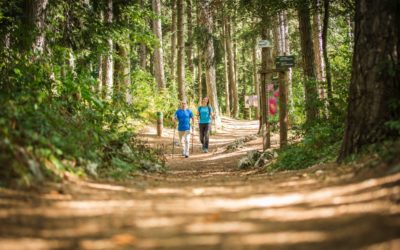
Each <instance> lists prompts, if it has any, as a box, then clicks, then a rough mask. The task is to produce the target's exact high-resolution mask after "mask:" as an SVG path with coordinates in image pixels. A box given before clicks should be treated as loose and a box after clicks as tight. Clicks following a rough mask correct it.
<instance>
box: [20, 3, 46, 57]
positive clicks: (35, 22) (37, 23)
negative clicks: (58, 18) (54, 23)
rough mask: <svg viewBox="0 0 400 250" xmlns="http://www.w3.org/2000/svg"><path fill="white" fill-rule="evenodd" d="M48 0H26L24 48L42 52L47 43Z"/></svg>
mask: <svg viewBox="0 0 400 250" xmlns="http://www.w3.org/2000/svg"><path fill="white" fill-rule="evenodd" d="M47 6H48V0H24V9H23V11H24V18H23V26H24V33H25V34H26V36H25V37H24V39H21V40H22V41H23V42H22V44H21V47H22V49H23V50H25V51H28V50H31V49H32V50H33V51H34V52H36V53H42V52H43V50H44V45H45V34H44V28H45V24H46V23H45V19H46V8H47Z"/></svg>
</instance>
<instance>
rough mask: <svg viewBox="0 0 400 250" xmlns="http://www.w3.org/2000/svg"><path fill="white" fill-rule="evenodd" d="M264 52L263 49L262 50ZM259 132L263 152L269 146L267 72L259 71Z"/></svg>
mask: <svg viewBox="0 0 400 250" xmlns="http://www.w3.org/2000/svg"><path fill="white" fill-rule="evenodd" d="M263 50H264V48H263ZM260 86H261V124H260V125H261V126H260V127H261V128H262V129H261V131H262V133H263V150H264V151H265V150H266V149H267V148H269V147H270V146H271V140H270V131H269V130H270V129H269V123H268V109H269V106H268V99H267V98H268V95H267V72H266V71H261V84H260Z"/></svg>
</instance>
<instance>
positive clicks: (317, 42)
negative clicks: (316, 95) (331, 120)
mask: <svg viewBox="0 0 400 250" xmlns="http://www.w3.org/2000/svg"><path fill="white" fill-rule="evenodd" d="M313 4H314V9H315V10H314V11H315V13H314V14H313V19H312V20H313V22H312V26H313V27H312V30H313V33H312V36H313V46H314V58H315V69H316V74H317V80H318V82H319V83H322V82H324V81H325V72H324V71H325V67H324V61H323V60H322V58H323V55H322V34H321V3H320V0H314V3H313ZM318 85H319V84H318ZM322 91H323V89H322ZM321 94H323V92H321V89H320V96H321ZM321 97H322V96H321Z"/></svg>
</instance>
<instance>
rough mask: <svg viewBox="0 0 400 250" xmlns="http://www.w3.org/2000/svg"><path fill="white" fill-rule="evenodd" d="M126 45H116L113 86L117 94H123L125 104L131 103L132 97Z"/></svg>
mask: <svg viewBox="0 0 400 250" xmlns="http://www.w3.org/2000/svg"><path fill="white" fill-rule="evenodd" d="M127 47H128V45H126V44H116V53H117V55H118V59H116V60H115V67H114V69H115V74H114V77H115V79H114V84H115V88H114V89H118V93H120V94H123V95H124V98H125V101H126V102H127V103H129V104H130V103H131V102H132V96H131V95H130V91H129V87H130V85H131V78H130V73H131V70H130V60H129V50H128V49H127Z"/></svg>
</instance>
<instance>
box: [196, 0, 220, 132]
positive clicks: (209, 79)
mask: <svg viewBox="0 0 400 250" xmlns="http://www.w3.org/2000/svg"><path fill="white" fill-rule="evenodd" d="M199 4H200V11H201V16H202V17H201V21H202V25H203V26H204V29H205V31H206V33H205V37H204V39H205V41H204V44H205V51H204V64H205V68H206V84H207V94H208V98H209V100H210V104H211V106H212V108H213V110H214V115H215V125H216V127H220V125H221V117H220V111H219V105H218V98H217V96H218V95H217V85H216V74H215V54H214V41H213V38H212V34H213V26H214V20H213V15H212V10H211V6H210V5H211V3H210V1H207V0H204V1H199Z"/></svg>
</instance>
